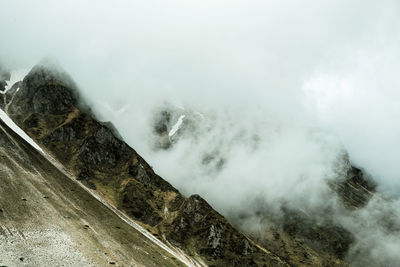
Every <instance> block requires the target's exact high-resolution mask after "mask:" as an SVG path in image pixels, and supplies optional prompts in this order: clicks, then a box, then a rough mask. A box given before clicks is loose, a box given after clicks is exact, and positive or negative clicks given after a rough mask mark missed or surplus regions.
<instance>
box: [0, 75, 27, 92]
mask: <svg viewBox="0 0 400 267" xmlns="http://www.w3.org/2000/svg"><path fill="white" fill-rule="evenodd" d="M29 70H30V69H20V70H13V71H11V78H10V80H9V81H7V85H6V86H5V89H4V91H3V92H0V93H1V94H3V95H4V94H5V93H7V91H8V90H10V89H11V87H12V86H13V85H14V84H15V83H16V82H19V81H22V80H23V79H24V77H25V76H26V75H27V74H28V73H29Z"/></svg>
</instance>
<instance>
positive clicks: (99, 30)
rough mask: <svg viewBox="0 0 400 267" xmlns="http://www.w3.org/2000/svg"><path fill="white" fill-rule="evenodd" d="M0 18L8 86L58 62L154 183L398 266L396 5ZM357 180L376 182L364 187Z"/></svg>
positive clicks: (182, 4)
mask: <svg viewBox="0 0 400 267" xmlns="http://www.w3.org/2000/svg"><path fill="white" fill-rule="evenodd" d="M0 8H1V9H2V10H6V11H7V15H1V16H0V33H1V36H2V40H4V41H2V42H1V44H0V63H1V65H2V66H3V67H4V68H6V69H8V70H10V78H11V80H12V81H9V82H8V83H7V84H8V86H9V87H10V86H12V85H13V84H14V82H15V81H19V80H22V79H23V77H24V76H25V75H26V74H27V73H28V72H29V71H30V69H31V68H32V67H33V66H34V65H36V64H37V62H40V61H41V60H42V59H43V58H50V60H48V61H55V62H56V63H54V65H60V66H62V68H64V69H65V71H66V72H67V73H68V74H69V75H71V77H73V80H74V83H75V84H76V86H77V87H79V92H80V97H82V99H83V100H82V103H85V106H86V107H90V109H91V112H93V114H95V116H96V118H98V119H99V120H100V121H111V122H112V123H113V125H114V126H115V128H116V129H117V131H118V132H119V134H120V136H121V138H122V139H123V140H124V141H125V142H126V143H127V144H128V145H129V146H131V147H133V148H134V149H135V150H136V151H137V152H138V153H139V154H140V155H141V156H142V157H143V158H144V159H145V160H146V161H147V162H148V163H149V164H150V166H151V168H152V169H154V171H155V172H156V173H157V174H159V175H160V176H161V177H163V178H164V179H165V180H166V181H168V182H169V183H171V184H172V185H173V186H174V187H176V188H177V189H178V190H179V191H181V192H182V193H183V195H185V196H186V197H189V196H190V195H192V194H200V195H201V196H202V197H204V198H205V199H206V200H207V201H208V202H209V203H210V204H211V205H212V206H213V207H214V208H215V209H216V210H217V211H218V212H220V213H221V214H222V215H224V216H226V217H227V218H228V219H229V221H230V222H231V223H233V224H234V225H235V226H237V227H238V228H239V229H240V230H242V231H244V232H246V234H249V235H254V236H255V237H256V238H258V239H259V242H261V243H262V242H263V241H262V238H261V237H262V236H263V233H264V231H265V229H266V227H267V226H270V225H278V226H279V227H283V228H285V227H287V228H285V229H286V230H287V229H289V230H287V231H286V230H285V231H286V232H285V233H289V232H290V233H292V234H293V235H294V236H296V235H297V238H300V237H299V234H298V233H302V234H303V235H306V234H305V233H307V238H309V239H312V238H310V236H313V234H314V233H312V234H310V233H309V232H308V231H305V230H304V229H303V230H298V229H296V230H293V229H292V228H290V227H289V226H290V225H289V223H288V224H285V223H283V222H290V220H289V219H288V216H289V215H287V214H292V213H291V212H288V213H285V212H284V211H285V210H290V211H292V210H295V211H296V212H300V213H301V214H302V215H301V216H300V217H302V218H303V215H304V214H306V215H304V216H305V217H306V218H307V220H308V219H309V220H310V221H307V223H308V224H312V225H321V227H325V226H327V225H329V226H331V225H334V227H333V226H332V227H330V228H329V227H327V228H329V229H336V228H335V227H339V228H340V229H342V228H343V229H345V230H346V231H341V230H340V231H339V230H338V231H337V232H334V233H333V234H332V232H329V231H328V232H329V234H327V236H328V238H326V240H327V243H329V242H331V243H332V242H333V243H335V242H338V243H340V244H342V243H343V244H345V243H346V245H343V246H344V247H346V249H343V251H345V252H343V251H342V250H340V251H339V254H338V255H340V257H342V256H343V257H342V258H343V259H346V260H347V262H349V263H350V264H353V265H355V266H361V265H363V264H372V265H381V266H387V265H395V264H396V263H398V262H400V258H399V256H398V255H397V254H398V253H397V251H398V249H399V248H400V233H399V225H400V219H399V214H400V206H399V205H400V204H399V203H400V198H399V197H400V178H399V177H400V169H399V168H398V166H397V165H398V164H397V161H398V158H399V151H400V141H399V138H398V136H399V135H400V127H399V126H398V123H397V121H398V120H399V119H400V108H399V105H398V104H399V101H400V91H399V90H398V88H399V86H400V78H399V75H398V74H397V72H398V70H399V69H400V66H399V64H400V63H399V62H400V49H399V47H400V29H399V27H400V23H399V22H400V21H399V20H400V19H399V18H400V16H399V15H400V4H399V3H398V2H397V1H389V0H388V1H381V2H375V1H361V0H351V1H344V0H343V1H341V0H340V1H335V2H326V1H323V2H318V3H316V2H315V1H302V2H301V3H300V2H299V3H297V2H296V3H295V2H293V1H252V2H250V3H249V2H248V1H239V0H238V1H225V0H224V1H222V0H221V1H208V0H207V1H201V3H200V2H195V1H178V0H172V1H167V2H165V1H164V2H163V1H156V0H150V1H145V2H144V1H131V2H129V3H128V2H124V1H114V2H113V3H110V2H108V1H96V3H93V2H90V1H68V2H64V3H56V2H51V1H39V0H38V1H13V2H7V3H6V2H3V3H1V4H0ZM16 77H17V78H16ZM13 79H14V80H13ZM72 87H73V86H72ZM10 92H11V91H10ZM10 106H11V108H12V105H10ZM86 107H85V108H86ZM179 121H180V122H179ZM178 122H179V123H178ZM27 129H29V127H27ZM353 168H356V169H360V171H361V172H362V177H363V179H366V180H367V181H368V183H371V184H368V185H364V184H363V185H362V186H361V189H360V188H359V187H357V186H358V185H359V182H360V181H358V180H357V179H356V178H354V177H358V174H354V173H355V172H356V171H354V169H353ZM349 175H350V177H353V178H354V179H353V180H352V181H351V182H349V183H347V185H346V183H342V182H346V181H348V180H346V179H347V178H348V177H349ZM372 184H373V185H372ZM352 186H355V188H356V189H357V190H361V191H362V192H363V193H360V194H359V195H357V194H356V193H354V192H353V191H351V190H350V189H349V188H350V187H352ZM335 188H339V189H340V190H342V191H340V190H339V192H345V193H344V196H345V197H344V199H345V202H346V197H348V194H346V192H348V191H347V190H350V191H351V192H352V193H351V194H352V195H351V197H350V198H347V202H350V204H349V203H347V204H348V205H347V206H351V207H352V209H350V210H349V209H348V207H347V206H346V204H343V200H342V198H343V194H342V195H341V194H340V193H339V194H338V193H337V192H338V190H337V189H335ZM364 190H365V191H366V192H367V193H365V194H364ZM356 192H358V191H356ZM371 192H373V193H371ZM354 194H355V195H354ZM364 198H365V199H364ZM349 199H350V201H349ZM354 199H356V200H357V201H358V200H360V199H361V200H360V203H361V202H362V205H361V204H360V205H359V203H358V204H357V205H355V204H354V203H351V201H353V200H354ZM354 206H357V208H356V209H355V210H354ZM303 213H304V214H303ZM290 216H292V215H290ZM290 216H289V217H290ZM290 218H292V217H290ZM296 218H297V217H296ZM302 220H303V219H302ZM295 221H297V219H296V220H295ZM307 223H305V225H308V224H307ZM305 228H307V227H305ZM307 229H308V228H307ZM324 229H325V228H324ZM271 231H272V230H271ZM272 232H273V231H272ZM277 232H279V231H277ZM321 232H324V231H322V230H321ZM324 233H326V232H324ZM338 233H340V234H338ZM321 235H322V234H321ZM321 235H320V236H321ZM334 235H337V236H340V238H343V239H339V241H337V240H334V241H332V240H331V239H330V238H331V237H332V236H334ZM350 235H351V236H352V237H351V238H350V237H349V236H350ZM301 238H304V239H307V238H306V237H304V236H303V237H301ZM352 238H354V240H353V239H352ZM267 239H268V238H267ZM321 239H323V238H321ZM268 240H270V239H268ZM343 240H346V242H345V241H343ZM350 240H352V241H351V242H350ZM271 242H272V241H271ZM307 242H308V241H307ZM331 243H329V244H330V245H329V247H332V246H331ZM347 243H348V244H347ZM335 244H336V243H335ZM267 245H269V246H271V247H272V246H274V245H275V244H272V243H269V244H267ZM267 245H264V247H266V248H267V249H268V247H267ZM311 247H312V246H311ZM342 252H343V253H344V254H343V255H341V254H340V253H342ZM276 253H278V252H276ZM310 255H311V254H310Z"/></svg>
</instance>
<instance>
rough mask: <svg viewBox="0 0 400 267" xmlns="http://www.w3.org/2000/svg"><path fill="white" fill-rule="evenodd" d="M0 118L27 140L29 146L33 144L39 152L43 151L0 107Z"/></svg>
mask: <svg viewBox="0 0 400 267" xmlns="http://www.w3.org/2000/svg"><path fill="white" fill-rule="evenodd" d="M0 119H1V120H3V121H4V123H5V124H7V126H8V127H10V128H11V129H12V130H13V131H14V132H15V133H17V134H18V135H19V136H21V137H22V138H23V139H25V141H27V142H28V143H29V144H30V145H31V146H33V147H34V148H35V149H36V150H38V151H40V152H41V153H44V152H43V150H42V149H41V148H40V146H39V145H38V144H36V143H35V141H33V140H32V138H30V137H29V136H28V135H27V134H26V133H25V132H24V131H23V130H22V129H21V128H19V126H18V125H17V124H15V122H13V120H12V119H10V117H8V115H7V114H6V113H5V112H4V111H3V110H2V109H0Z"/></svg>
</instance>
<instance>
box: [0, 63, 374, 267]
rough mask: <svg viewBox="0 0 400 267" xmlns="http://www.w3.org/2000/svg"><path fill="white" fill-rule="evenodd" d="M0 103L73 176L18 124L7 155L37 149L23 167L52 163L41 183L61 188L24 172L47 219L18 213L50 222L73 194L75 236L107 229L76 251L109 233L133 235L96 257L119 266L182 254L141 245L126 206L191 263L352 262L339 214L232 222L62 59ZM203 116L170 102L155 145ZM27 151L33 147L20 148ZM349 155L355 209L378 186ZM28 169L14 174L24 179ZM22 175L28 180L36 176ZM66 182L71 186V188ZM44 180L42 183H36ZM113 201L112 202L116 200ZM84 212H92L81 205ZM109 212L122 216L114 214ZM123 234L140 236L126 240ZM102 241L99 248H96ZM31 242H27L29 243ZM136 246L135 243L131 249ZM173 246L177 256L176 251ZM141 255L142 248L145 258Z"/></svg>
mask: <svg viewBox="0 0 400 267" xmlns="http://www.w3.org/2000/svg"><path fill="white" fill-rule="evenodd" d="M0 106H1V108H2V109H4V110H5V111H6V113H7V114H8V116H10V118H12V120H13V121H14V122H15V123H16V124H17V125H18V126H19V127H21V128H22V129H23V130H24V131H25V132H26V133H27V134H28V135H29V136H30V137H31V138H32V139H33V140H34V141H35V142H36V143H38V144H39V146H40V147H41V149H43V151H44V153H45V154H46V155H47V154H49V155H50V156H49V157H50V158H51V157H53V158H54V159H55V160H56V162H57V164H59V165H60V166H62V167H61V168H62V169H64V170H66V171H67V173H68V175H69V176H70V177H67V176H68V175H65V174H63V173H62V172H60V171H59V170H57V168H55V167H54V164H53V163H52V162H51V160H50V161H49V160H48V158H49V157H44V156H42V155H41V154H40V153H39V152H37V151H35V150H34V149H33V148H32V147H31V146H29V145H28V144H27V143H26V142H24V140H22V139H21V138H19V137H18V136H16V135H15V134H14V137H13V139H12V141H10V142H9V145H7V146H6V149H5V148H3V150H4V151H3V152H4V154H5V155H8V157H9V156H10V155H15V156H14V157H15V158H17V157H21V155H25V154H24V153H28V152H29V155H31V156H30V157H32V158H33V159H35V160H36V161H33V159H32V160H31V161H27V162H26V163H25V164H18V165H19V166H20V168H21V171H20V173H24V175H25V176H26V175H27V174H25V173H28V172H29V171H30V170H31V169H30V168H32V166H33V168H38V167H36V166H37V165H40V166H42V165H43V166H46V167H43V168H44V171H43V173H40V177H41V179H42V180H41V181H42V184H46V185H47V186H49V187H50V188H55V189H56V191H54V192H53V195H54V196H53V197H54V198H55V196H57V199H58V200H59V201H58V202H57V203H56V204H53V203H52V204H50V205H49V203H48V202H49V201H50V200H52V199H53V197H50V198H44V196H47V195H46V194H45V193H43V192H47V191H46V190H47V189H46V187H45V186H43V188H39V189H40V190H41V191H39V192H36V191H35V193H32V192H31V191H29V190H28V189H27V188H30V187H32V185H31V184H25V182H24V183H22V182H21V183H22V184H21V187H20V188H19V189H18V192H26V195H27V197H24V196H21V197H22V198H25V199H27V200H29V199H30V198H31V197H32V198H33V196H31V194H33V195H34V196H35V198H34V199H35V203H37V206H36V209H39V211H40V212H38V213H37V215H36V216H35V217H37V218H40V223H39V222H37V221H35V220H31V219H30V216H26V213H27V212H26V211H21V214H20V211H19V210H17V211H14V213H15V216H16V217H18V216H20V217H21V218H25V219H24V221H27V222H29V223H30V224H31V226H32V227H35V226H36V225H41V224H44V225H46V226H47V225H48V224H49V220H51V221H53V220H54V221H57V220H56V219H54V218H53V217H55V215H54V216H51V217H50V216H47V214H63V213H65V211H66V210H69V209H68V208H67V207H66V203H70V202H71V201H72V202H73V203H74V204H73V205H72V206H73V207H74V208H75V209H76V214H78V215H75V217H74V219H75V220H76V221H74V223H72V224H68V227H67V226H66V224H67V223H66V222H65V221H64V219H62V218H60V219H59V229H61V230H62V231H65V232H67V233H68V234H70V235H74V236H75V235H77V234H76V233H80V232H83V233H89V232H90V230H91V229H92V227H94V226H92V225H96V227H98V228H99V229H100V230H97V228H96V229H94V230H96V232H95V233H97V235H96V236H95V237H92V236H91V237H92V238H93V239H95V240H96V242H97V243H96V242H94V243H93V242H91V243H90V244H88V245H82V246H80V247H79V248H82V247H85V250H82V249H80V250H79V249H78V251H77V252H76V253H81V254H82V255H86V254H87V253H89V252H90V251H101V253H102V252H103V251H104V242H110V243H112V244H118V246H122V245H124V244H128V243H134V244H135V245H134V246H133V248H131V247H129V246H124V247H123V248H118V251H120V252H118V253H119V254H118V256H116V254H113V256H114V258H112V257H109V256H103V257H102V258H101V257H100V258H99V260H100V259H102V260H103V263H104V262H106V261H107V260H108V261H110V262H114V263H115V264H119V265H122V266H125V265H128V263H127V262H132V261H133V262H138V263H141V264H144V265H145V266H151V265H152V264H153V265H155V266H157V265H158V266H168V265H169V264H172V265H174V264H179V260H176V259H175V260H174V259H171V255H168V253H166V254H161V257H159V256H160V255H158V257H157V256H153V254H155V253H156V252H154V245H153V246H151V245H149V246H150V247H149V248H147V247H144V246H142V245H141V243H140V242H142V240H143V242H145V243H146V241H144V240H146V238H145V237H143V236H141V235H140V234H139V233H138V232H137V230H135V229H133V228H132V227H129V225H127V224H126V223H125V224H124V222H123V220H121V218H120V217H119V216H116V212H117V213H118V212H121V214H124V215H123V216H125V215H126V216H128V217H129V218H130V220H133V222H135V223H136V222H137V224H138V225H139V226H140V227H142V228H143V229H146V230H147V231H148V232H149V233H151V234H152V236H154V237H156V238H157V239H158V240H159V241H161V242H163V244H165V246H167V247H168V248H169V249H171V250H172V251H175V252H180V251H182V254H185V255H186V256H183V258H184V259H190V260H189V264H193V265H195V264H198V265H202V264H205V265H209V266H288V265H293V266H311V265H312V266H347V265H348V263H347V261H346V255H347V253H348V251H349V248H350V246H351V245H352V244H353V242H354V237H353V235H352V234H351V233H350V232H349V231H348V230H346V229H345V228H344V227H343V226H342V225H340V224H338V223H337V222H335V221H333V220H329V219H328V220H326V221H324V222H323V223H321V222H319V221H316V220H315V218H314V217H312V216H309V215H307V214H306V213H304V212H302V211H299V210H293V209H290V208H285V207H283V208H282V210H281V217H280V219H274V215H273V214H270V213H269V212H268V211H267V210H260V212H259V215H260V218H262V219H263V220H264V221H265V224H264V228H263V229H262V231H260V232H257V233H254V232H249V231H247V229H246V228H245V227H243V223H242V221H243V218H245V217H246V215H243V216H242V217H240V216H239V217H236V218H234V217H232V218H229V222H228V220H227V219H226V218H224V217H223V216H222V215H221V214H219V213H218V212H217V211H215V210H214V209H213V208H212V207H211V206H210V205H209V204H208V203H207V202H206V201H205V200H204V199H203V198H201V197H200V196H199V195H192V196H189V197H185V196H183V195H182V194H181V193H180V192H179V191H178V190H177V189H175V188H174V187H173V185H171V184H169V183H168V182H167V181H165V180H164V179H162V178H161V177H160V176H158V175H157V174H156V173H155V172H154V171H153V169H152V167H151V166H150V165H149V164H148V163H147V162H146V161H145V160H144V159H143V158H142V157H141V156H140V155H138V153H137V152H136V151H135V150H134V149H133V148H131V147H129V146H128V145H127V144H126V143H125V142H124V141H123V140H122V138H121V137H120V135H119V134H118V132H117V130H116V129H115V127H113V125H112V124H111V123H104V122H100V121H99V120H97V119H96V117H95V116H94V115H93V114H92V112H91V110H90V107H88V105H87V104H86V103H85V101H84V100H83V98H82V97H81V96H80V93H79V89H78V86H77V85H76V84H75V83H74V82H73V80H72V79H71V78H70V77H69V76H68V74H66V73H65V72H64V71H63V70H61V69H60V68H58V67H55V66H48V65H46V64H39V65H37V66H35V67H34V68H33V69H32V70H31V71H30V72H29V74H28V75H27V76H26V77H25V78H24V79H23V81H22V82H19V83H16V84H15V85H13V86H12V87H11V88H10V89H9V90H8V91H7V92H6V93H5V94H4V95H2V94H1V95H0ZM180 112H181V111H180ZM182 116H185V118H186V119H185V120H184V121H183V120H182V119H181V120H180V122H181V123H180V124H179V125H178V124H176V123H173V122H175V121H176V120H175V119H174V120H172V119H171V118H172V117H174V118H176V119H178V122H179V118H182ZM199 116H203V115H202V114H197V113H194V112H193V113H190V112H189V113H185V114H180V113H179V114H178V113H177V111H176V110H174V108H171V107H168V108H164V109H160V112H159V114H158V115H157V116H156V120H155V124H154V132H155V133H156V134H157V135H158V136H159V141H158V142H157V144H155V145H156V147H158V148H159V149H169V148H170V147H171V146H173V145H174V143H175V142H179V137H180V136H181V135H184V134H185V131H193V130H194V129H195V127H196V118H197V117H199ZM2 125H3V126H2V127H3V128H4V129H6V130H4V132H5V133H4V134H3V135H4V136H9V135H11V134H13V133H12V131H11V130H10V129H9V128H7V126H6V125H4V123H3V124H2ZM13 144H14V146H15V145H16V144H17V145H16V146H17V147H19V146H20V145H19V144H24V145H23V147H24V150H23V151H20V150H15V149H16V148H14V147H13ZM13 150H14V152H12V151H13ZM10 151H11V152H10ZM26 151H28V152H26ZM23 158H27V157H25V156H23ZM38 158H39V159H40V163H39V162H38V160H37V159H38ZM29 159H30V158H27V160H29ZM344 161H345V162H346V164H347V165H348V168H347V171H346V172H345V173H344V174H343V175H342V176H343V177H342V179H340V180H339V182H335V183H332V185H331V188H332V190H333V191H334V192H336V193H337V194H338V196H340V198H341V199H342V200H343V203H344V205H345V206H346V208H347V209H357V208H360V207H362V206H364V205H365V204H366V203H367V202H368V201H369V199H370V198H371V196H372V195H373V193H374V190H375V188H374V186H373V184H372V183H371V182H369V180H368V179H366V177H365V174H364V173H363V171H362V170H360V169H358V168H356V167H354V166H351V164H350V162H349V160H348V158H346V157H344ZM10 162H16V159H14V158H12V160H10ZM203 163H204V164H211V165H212V166H213V168H215V169H216V170H217V171H218V169H219V168H221V167H222V166H223V164H224V158H223V155H216V154H213V155H211V154H210V155H206V156H205V158H204V159H203ZM9 164H11V163H9V162H7V163H6V164H3V165H4V167H3V168H4V169H5V168H10V167H8V165H9ZM177 167H178V166H177ZM24 175H13V176H12V177H11V176H10V177H11V178H12V179H15V180H18V179H21V178H19V177H24ZM28 177H30V176H29V175H28ZM59 177H61V178H59ZM11 178H10V179H11ZM25 180H26V181H29V179H24V181H25ZM61 180H62V181H61ZM76 181H78V182H76ZM32 183H33V182H32ZM80 185H84V187H85V188H86V190H83V189H82V187H80ZM5 188H7V187H5ZM35 188H36V187H35ZM66 188H67V189H68V190H67V189H66ZM69 188H73V189H74V190H69ZM39 189H37V188H36V190H39ZM13 190H14V189H13V188H7V189H5V190H4V194H3V195H4V196H5V195H10V194H14V193H13V192H14V191H15V190H14V191H13ZM93 195H95V196H97V198H98V199H100V200H102V201H101V202H99V201H98V200H96V199H95V198H93ZM4 198H5V197H4ZM81 198H85V199H86V198H87V199H90V204H88V203H86V202H84V200H80V199H81ZM5 199H6V198H5ZM49 199H50V200H49ZM2 201H3V200H2ZM7 201H9V202H7V203H8V204H5V206H6V207H7V205H8V206H9V207H10V205H11V203H18V201H19V202H20V198H19V195H18V197H17V199H13V198H10V199H8V200H7ZM23 201H24V200H23ZM74 201H75V202H74ZM76 201H77V202H76ZM25 202H26V203H28V202H27V201H25ZM25 202H22V203H25ZM82 203H84V204H82ZM48 206H51V207H52V208H54V209H56V210H55V211H52V212H48V213H47V212H42V211H46V210H47V209H48ZM68 206H69V205H68ZM109 207H112V208H114V209H111V210H110V208H109ZM113 211H114V212H113ZM84 212H86V213H88V214H89V215H90V216H89V215H87V214H86V215H83V213H84ZM327 212H328V213H329V212H330V211H327ZM105 214H107V215H105ZM24 216H25V217H24ZM85 216H86V217H85ZM88 216H89V217H88ZM121 216H122V215H121ZM61 217H62V216H61ZM328 217H329V216H328ZM80 218H83V219H82V220H84V221H85V222H88V223H83V226H82V225H81V224H80V223H81V221H79V220H80ZM68 219H70V218H68ZM15 220H16V221H17V220H19V219H15ZM109 220H111V221H112V220H114V221H115V222H114V221H113V222H112V223H111V222H108V221H109ZM13 221H14V219H9V222H8V223H10V224H11V223H12V222H13ZM0 222H1V220H0ZM117 222H118V223H117ZM231 223H232V224H231ZM114 224H122V225H124V228H122V227H121V226H119V227H120V228H117V230H118V231H117V230H115V229H114V228H112V227H110V225H114ZM71 225H72V226H73V227H72V226H71ZM18 227H19V226H18ZM82 227H83V228H82ZM21 229H23V230H20V231H21V232H24V231H25V230H24V229H25V228H21ZM82 229H83V230H82ZM108 229H113V231H111V230H110V232H108ZM121 229H123V230H124V231H125V232H124V233H123V234H120V235H119V233H121V232H122V230H121ZM238 229H240V230H238ZM61 230H60V231H61ZM114 232H116V233H115V234H114ZM79 237H80V239H77V241H76V242H78V243H81V242H88V240H90V238H88V237H87V236H85V235H80V236H79ZM125 238H132V239H135V240H140V241H135V242H133V241H132V242H131V241H129V242H127V241H126V240H127V239H125ZM37 242H41V241H37ZM125 242H127V243H125ZM98 243H100V244H101V245H99V244H98ZM82 244H85V243H82ZM146 244H149V243H148V242H147V243H146ZM70 246H72V245H71V244H70ZM74 247H76V246H74ZM98 247H101V249H100V250H99V248H98ZM136 248H140V249H139V250H140V251H144V252H145V254H146V255H148V256H149V257H147V258H146V257H144V256H143V255H138V254H136V253H135V252H133V250H134V249H136ZM26 249H29V247H28V246H27V247H26ZM130 249H133V250H132V253H130ZM137 250H138V249H137ZM146 252H147V253H148V254H147V253H146ZM99 253H100V252H99ZM104 253H106V252H104ZM26 254H29V253H28V252H27V253H26ZM178 254H179V253H178ZM104 255H105V254H104ZM107 255H110V254H109V253H108V254H107ZM165 255H168V256H165ZM150 256H151V258H150ZM173 256H175V257H177V255H173ZM65 257H68V255H65ZM141 257H144V258H143V260H142V261H139V260H138V259H142V258H141ZM152 257H155V258H152ZM39 258H40V257H39ZM89 258H90V257H89ZM178 258H179V255H178ZM153 259H154V260H153ZM53 260H54V258H53ZM162 260H165V262H162ZM149 262H152V263H149ZM0 263H1V262H0ZM129 264H131V263H129ZM100 265H101V264H100Z"/></svg>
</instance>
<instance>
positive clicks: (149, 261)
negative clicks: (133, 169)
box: [0, 119, 183, 266]
mask: <svg viewBox="0 0 400 267" xmlns="http://www.w3.org/2000/svg"><path fill="white" fill-rule="evenodd" d="M0 196H1V197H0V265H2V266H3V265H4V266H107V265H116V266H183V264H182V263H181V262H180V261H179V260H178V259H176V258H174V257H173V256H172V255H171V254H169V253H168V252H166V251H165V250H163V249H161V248H160V247H159V246H157V245H156V244H154V243H153V242H151V240H149V239H148V238H146V237H145V236H144V235H143V234H141V233H140V232H138V231H137V230H135V229H134V228H132V227H131V226H130V225H129V224H127V223H126V222H124V220H122V219H121V218H120V217H118V216H117V215H116V214H115V213H114V212H113V211H112V210H110V209H109V208H107V207H106V206H105V205H103V204H102V203H101V202H100V201H98V200H97V199H96V198H94V197H93V196H92V195H90V194H89V193H88V192H87V191H86V190H84V189H83V188H82V187H80V186H79V185H78V183H76V182H74V181H72V180H71V179H70V178H68V177H67V176H66V175H65V174H64V173H63V172H61V171H60V170H58V169H57V168H56V167H54V166H53V165H52V164H51V163H50V162H49V161H48V160H47V159H46V158H45V157H44V156H43V155H42V154H41V153H39V152H38V151H37V150H36V149H34V148H33V147H32V146H31V145H30V144H29V143H27V142H26V141H25V140H24V139H22V138H21V137H20V136H19V135H17V134H16V133H15V132H13V131H12V130H11V129H10V128H9V127H8V126H7V125H6V124H5V123H4V122H3V120H1V119H0Z"/></svg>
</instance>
